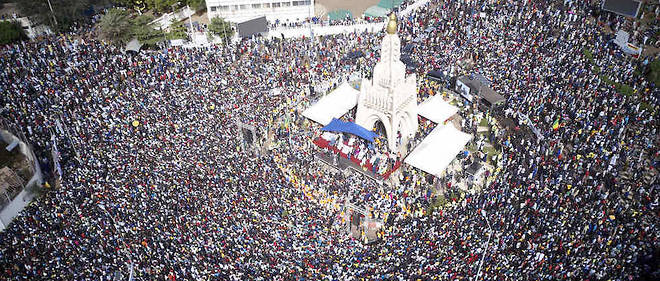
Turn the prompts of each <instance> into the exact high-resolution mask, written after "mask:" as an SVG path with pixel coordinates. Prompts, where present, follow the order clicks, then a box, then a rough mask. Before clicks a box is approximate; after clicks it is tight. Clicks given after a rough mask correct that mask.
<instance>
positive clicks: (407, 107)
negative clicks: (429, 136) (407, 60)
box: [355, 13, 417, 152]
mask: <svg viewBox="0 0 660 281" xmlns="http://www.w3.org/2000/svg"><path fill="white" fill-rule="evenodd" d="M385 31H386V32H385V36H384V37H383V41H382V43H381V48H380V51H381V54H380V61H378V63H376V66H375V67H374V70H373V78H372V79H371V80H369V79H363V81H362V86H361V88H360V97H359V99H358V110H357V113H356V118H355V119H356V123H357V124H359V125H360V126H362V127H364V128H367V129H372V128H373V126H374V124H375V123H376V121H381V122H382V123H383V126H384V127H385V131H386V134H387V140H388V147H389V148H390V150H391V151H393V152H398V151H399V145H400V144H405V139H407V138H408V137H412V136H414V134H415V132H416V131H417V81H416V77H415V75H414V74H413V75H409V76H406V66H405V65H404V64H403V62H401V60H400V57H401V39H399V35H398V34H397V18H396V15H395V14H394V13H392V14H391V15H390V17H389V21H388V23H387V25H386V27H385ZM399 132H400V133H401V136H402V137H403V139H404V140H402V141H398V140H397V136H398V134H397V133H399Z"/></svg>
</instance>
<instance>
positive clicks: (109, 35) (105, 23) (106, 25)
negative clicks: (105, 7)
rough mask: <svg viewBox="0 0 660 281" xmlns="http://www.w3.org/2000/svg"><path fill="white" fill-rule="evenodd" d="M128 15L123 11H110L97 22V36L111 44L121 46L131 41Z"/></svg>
mask: <svg viewBox="0 0 660 281" xmlns="http://www.w3.org/2000/svg"><path fill="white" fill-rule="evenodd" d="M130 15H131V14H130V13H129V12H128V11H126V10H123V9H110V10H109V11H108V13H106V14H105V15H103V17H102V18H101V22H99V35H100V37H101V38H102V39H105V40H108V41H110V42H112V43H113V44H123V43H126V42H128V41H129V40H131V37H132V34H131V33H132V32H131V31H132V26H131V19H130Z"/></svg>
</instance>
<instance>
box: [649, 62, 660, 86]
mask: <svg viewBox="0 0 660 281" xmlns="http://www.w3.org/2000/svg"><path fill="white" fill-rule="evenodd" d="M646 78H647V79H648V80H649V82H653V83H654V84H655V87H656V88H657V87H660V59H656V60H654V61H653V62H651V63H650V64H649V72H648V74H647V75H646Z"/></svg>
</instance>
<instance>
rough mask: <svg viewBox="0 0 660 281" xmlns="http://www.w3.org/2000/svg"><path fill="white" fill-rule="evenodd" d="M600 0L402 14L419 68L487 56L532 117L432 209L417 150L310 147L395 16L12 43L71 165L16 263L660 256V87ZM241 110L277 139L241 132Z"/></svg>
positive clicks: (12, 247)
mask: <svg viewBox="0 0 660 281" xmlns="http://www.w3.org/2000/svg"><path fill="white" fill-rule="evenodd" d="M592 7H593V6H590V3H588V2H578V1H564V3H561V2H558V3H557V1H498V2H494V1H490V2H489V3H488V4H486V5H476V6H475V4H474V3H473V4H470V1H462V0H456V1H430V3H429V4H427V5H425V6H423V8H422V9H419V10H417V11H415V12H413V13H412V14H411V15H410V16H408V17H406V18H403V19H401V22H400V28H399V32H400V35H401V37H402V39H403V41H404V42H405V43H406V44H412V41H413V40H414V39H416V38H420V40H417V43H416V48H414V49H413V51H412V53H411V56H413V57H414V58H415V59H416V60H417V61H419V62H423V63H422V66H421V67H420V68H419V69H418V70H417V71H418V72H419V73H420V74H425V73H426V71H428V70H431V69H448V68H451V66H452V65H455V64H456V62H457V61H458V60H459V59H461V58H464V57H466V56H472V57H474V58H475V59H474V60H475V69H476V70H478V71H479V72H480V73H482V74H483V75H485V76H486V77H488V78H489V79H491V80H492V82H493V86H494V88H495V89H496V90H498V91H499V92H500V93H502V94H504V95H505V96H506V97H507V101H506V104H505V105H504V109H506V110H494V111H492V112H489V114H490V115H492V116H495V119H498V120H501V121H502V122H505V121H507V120H508V121H507V122H513V123H514V126H511V127H508V128H507V129H506V130H501V131H500V133H498V134H497V135H495V136H493V137H492V138H493V141H494V142H495V144H496V146H497V147H498V148H499V149H500V150H501V152H502V154H503V156H502V157H501V160H500V161H499V162H500V163H499V164H500V165H499V167H498V168H497V169H496V171H495V172H494V173H493V175H492V176H491V177H490V178H491V180H490V181H488V183H489V184H488V186H486V187H485V188H484V189H483V190H482V191H481V192H480V193H476V194H470V193H466V194H465V197H464V198H462V199H460V200H459V201H457V202H455V203H453V204H448V205H446V206H444V207H443V208H441V209H439V210H438V211H436V212H433V213H430V212H428V210H429V209H428V207H429V205H430V204H431V202H432V201H433V197H434V196H433V194H434V193H432V192H430V191H431V187H432V186H431V182H432V181H429V180H427V178H428V177H427V175H425V174H424V173H423V172H421V171H418V170H415V169H412V168H410V167H406V168H402V173H401V175H400V176H399V177H400V180H399V182H398V184H397V185H394V186H387V185H380V184H377V183H376V182H373V181H371V180H369V179H366V178H364V177H362V176H361V175H357V174H350V175H345V174H343V173H336V172H328V171H327V170H326V169H324V168H323V166H322V165H321V164H319V163H317V162H315V161H313V159H314V157H313V154H314V152H315V151H316V150H317V148H315V146H314V145H313V144H312V143H311V141H312V140H313V138H314V137H315V136H316V132H318V128H319V126H318V125H315V124H311V123H310V122H308V121H306V120H304V118H303V117H301V116H300V114H299V112H300V108H301V105H304V104H308V103H309V102H311V101H312V100H313V99H314V95H313V93H312V91H310V90H309V89H313V87H314V86H316V85H317V84H318V83H320V82H321V81H329V80H332V79H336V77H340V79H344V77H348V76H349V75H350V74H351V73H353V72H360V73H363V74H365V75H368V72H369V71H370V69H371V68H372V67H373V65H374V64H375V62H376V61H377V59H378V56H377V52H375V53H374V55H367V56H365V57H363V58H361V59H359V60H357V61H347V60H343V57H344V56H345V55H346V54H347V53H349V52H351V51H353V50H355V49H361V50H373V49H374V46H376V45H378V43H379V40H380V37H381V36H382V35H381V34H378V33H376V34H369V33H354V34H342V35H336V36H325V37H323V38H318V39H317V40H315V42H314V44H309V42H308V41H306V40H309V39H287V40H279V39H273V40H267V39H263V38H257V39H254V40H249V41H243V42H241V43H239V44H236V45H233V46H230V47H229V48H226V47H224V46H213V47H208V48H197V49H184V48H169V49H166V50H159V51H143V52H141V53H139V54H126V53H123V52H122V51H121V49H119V48H116V47H113V46H111V45H108V44H105V43H103V42H101V41H97V40H94V39H87V38H85V39H82V37H80V36H79V34H65V35H58V36H51V37H48V38H44V39H41V40H36V41H31V42H24V43H20V44H15V45H11V46H7V47H4V48H3V49H2V50H1V54H2V55H0V64H1V65H2V70H0V76H2V79H1V80H0V89H1V90H2V91H1V92H2V93H3V95H2V96H0V105H3V106H4V108H5V110H4V111H2V113H1V114H2V115H3V116H4V117H6V118H8V119H11V120H14V121H15V122H16V123H17V124H19V125H21V126H22V127H23V128H25V131H26V132H27V134H28V135H29V137H30V138H31V139H32V140H33V141H34V143H33V145H34V146H35V148H36V149H37V152H38V154H40V156H41V158H45V157H46V155H47V153H48V151H49V150H50V147H51V146H52V142H51V135H54V136H55V140H56V141H57V145H58V149H59V150H60V151H61V153H62V156H63V158H62V163H61V164H62V171H63V175H62V182H61V186H60V187H58V188H56V189H53V190H49V191H48V192H46V193H45V194H44V195H43V196H42V197H41V198H40V199H39V200H38V201H37V202H35V203H33V204H31V205H30V206H28V207H27V208H26V209H25V211H24V212H23V213H22V214H21V215H20V216H19V217H18V218H16V219H15V220H14V221H13V222H12V224H11V225H10V226H9V227H8V228H7V229H6V230H5V231H4V232H3V233H1V234H0V269H1V270H2V271H0V276H1V277H2V279H6V280H22V279H27V280H38V279H44V280H86V279H90V280H91V279H102V280H110V279H111V278H112V277H113V276H114V274H115V272H118V271H120V272H123V273H124V274H128V272H129V269H128V268H129V267H130V266H129V264H130V265H131V266H132V268H133V271H134V277H135V278H136V279H139V280H163V279H168V280H175V279H179V280H192V279H194V280H197V279H207V278H210V279H214V280H216V279H217V280H227V279H229V280H284V279H291V278H296V279H314V280H316V279H326V280H335V279H341V280H355V279H360V278H362V277H364V278H368V279H418V278H419V279H438V280H450V279H451V280H453V279H467V278H474V277H477V279H480V280H481V279H483V280H520V279H525V280H527V279H529V280H557V279H581V280H605V279H608V280H636V279H642V278H647V279H651V278H652V274H655V277H657V274H658V271H657V264H658V258H657V257H658V229H657V225H658V196H657V187H658V185H657V181H655V178H650V180H647V179H649V177H648V176H649V175H652V173H653V172H654V170H655V169H657V163H655V162H652V160H651V161H649V156H651V157H652V156H654V155H656V154H657V152H658V150H657V144H658V143H657V141H658V139H657V127H658V121H657V109H658V105H659V102H658V91H657V88H656V85H652V84H651V83H650V82H648V81H646V80H644V78H643V77H640V76H639V75H635V74H633V68H634V66H635V63H636V61H635V60H633V59H631V58H630V57H628V56H626V55H624V54H622V53H621V52H620V51H619V50H616V49H615V48H613V47H612V46H610V45H608V44H607V41H608V39H609V38H610V37H611V35H608V34H606V33H605V32H603V31H602V30H601V29H600V28H599V25H598V22H597V20H596V19H594V18H591V17H590V9H591V8H592ZM428 27H434V28H433V29H429V28H428ZM584 50H590V51H591V52H592V53H593V56H592V57H591V58H588V57H587V56H586V55H585V52H584ZM420 76H422V77H423V75H420ZM611 81H615V82H617V83H623V84H627V85H630V86H631V87H632V88H633V89H634V91H635V92H634V94H632V95H626V94H623V93H621V92H620V91H619V90H617V88H615V87H613V86H612V85H611V84H610V83H609V82H611ZM274 88H277V89H278V91H272V90H271V89H274ZM505 112H506V113H505ZM522 114H524V115H525V116H527V117H528V118H529V120H531V122H532V123H533V125H534V126H535V127H536V128H538V129H539V130H540V131H541V134H542V137H538V136H536V135H534V134H531V133H529V130H528V129H527V128H526V126H527V125H525V124H524V123H523V122H522V121H521V119H520V117H521V115H522ZM58 120H59V121H58ZM237 120H238V121H240V122H244V123H247V124H251V125H254V126H255V127H259V128H260V130H263V131H265V135H268V136H271V137H272V138H273V141H272V142H273V143H272V145H270V150H269V151H268V152H267V153H255V150H253V149H250V148H247V147H245V146H243V145H241V142H242V140H241V138H240V137H239V134H238V132H237V127H236V122H237ZM135 121H137V122H135ZM58 122H59V124H58ZM555 123H559V124H560V125H559V126H553V124H555ZM425 124H426V123H425ZM62 126H64V127H67V128H69V129H70V131H71V134H70V135H69V136H67V134H64V133H62V129H61V128H60V127H62ZM424 126H425V128H428V124H426V125H424ZM44 162H47V161H44ZM439 180H440V182H442V183H449V182H451V179H448V178H442V179H439ZM446 186H451V185H450V184H447V185H446ZM346 202H353V203H355V204H358V205H361V206H365V208H367V209H368V211H370V212H372V213H373V214H374V216H375V217H377V218H381V219H383V221H384V222H385V226H384V227H383V230H382V232H381V233H379V235H380V237H381V238H382V239H381V240H380V241H381V242H380V243H378V244H370V245H368V244H365V243H363V242H362V241H361V240H360V239H352V238H349V237H348V236H347V234H346V233H345V231H344V229H345V222H344V221H343V220H344V218H345V217H344V211H345V210H344V209H343V208H342V206H343V204H344V203H346Z"/></svg>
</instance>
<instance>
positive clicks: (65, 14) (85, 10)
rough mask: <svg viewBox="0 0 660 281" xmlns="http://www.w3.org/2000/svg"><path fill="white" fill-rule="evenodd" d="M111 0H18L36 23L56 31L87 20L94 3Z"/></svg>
mask: <svg viewBox="0 0 660 281" xmlns="http://www.w3.org/2000/svg"><path fill="white" fill-rule="evenodd" d="M108 1H109V0H51V1H50V4H51V6H52V7H53V12H52V13H51V11H50V7H49V6H48V1H45V0H20V1H16V3H17V7H18V9H19V10H20V11H21V13H22V14H23V15H26V16H28V17H29V18H30V20H31V21H33V22H34V23H38V24H39V23H41V24H46V25H48V26H50V27H51V29H53V30H55V31H65V30H69V29H70V28H71V26H72V25H73V24H74V23H75V22H79V21H87V20H89V18H88V17H87V16H88V15H89V12H91V11H92V7H93V5H100V4H105V3H107V2H108Z"/></svg>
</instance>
